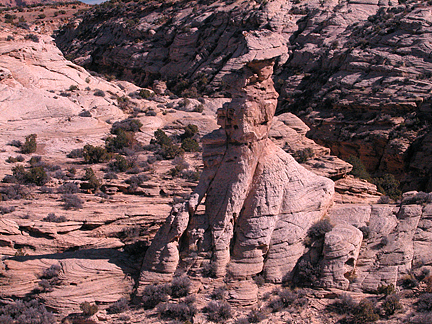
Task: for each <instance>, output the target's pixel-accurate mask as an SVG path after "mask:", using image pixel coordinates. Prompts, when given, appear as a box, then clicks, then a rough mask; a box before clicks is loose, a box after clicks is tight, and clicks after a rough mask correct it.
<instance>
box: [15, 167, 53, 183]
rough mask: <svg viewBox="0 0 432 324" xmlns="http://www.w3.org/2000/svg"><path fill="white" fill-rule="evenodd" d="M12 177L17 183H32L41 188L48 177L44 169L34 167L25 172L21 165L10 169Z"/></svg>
mask: <svg viewBox="0 0 432 324" xmlns="http://www.w3.org/2000/svg"><path fill="white" fill-rule="evenodd" d="M12 173H13V176H14V177H15V179H16V182H18V183H22V184H24V183H34V184H35V185H37V186H43V185H44V184H45V183H47V182H48V181H49V177H48V175H47V173H46V172H45V169H44V167H42V166H35V167H32V168H30V169H29V171H26V170H25V169H24V167H23V166H22V165H18V166H16V167H14V168H12Z"/></svg>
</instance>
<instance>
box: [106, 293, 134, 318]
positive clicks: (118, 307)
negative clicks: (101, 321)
mask: <svg viewBox="0 0 432 324" xmlns="http://www.w3.org/2000/svg"><path fill="white" fill-rule="evenodd" d="M128 309H129V305H128V301H127V299H126V298H124V297H122V298H120V299H119V300H117V301H116V302H115V303H113V304H111V305H110V307H108V309H107V312H108V314H120V313H123V312H124V311H127V310H128Z"/></svg>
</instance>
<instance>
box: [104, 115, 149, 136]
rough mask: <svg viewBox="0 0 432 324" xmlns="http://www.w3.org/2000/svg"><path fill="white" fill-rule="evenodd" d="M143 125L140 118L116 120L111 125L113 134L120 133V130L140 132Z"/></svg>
mask: <svg viewBox="0 0 432 324" xmlns="http://www.w3.org/2000/svg"><path fill="white" fill-rule="evenodd" d="M141 127H142V123H141V122H140V121H139V120H138V119H133V118H128V119H125V120H122V121H118V122H115V123H114V124H113V125H112V126H111V134H114V135H118V134H119V131H121V130H123V131H125V132H134V133H136V132H138V131H139V130H140V128H141Z"/></svg>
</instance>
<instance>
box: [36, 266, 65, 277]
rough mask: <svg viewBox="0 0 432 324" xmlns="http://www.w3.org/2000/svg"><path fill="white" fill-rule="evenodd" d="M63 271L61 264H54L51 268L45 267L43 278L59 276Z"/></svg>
mask: <svg viewBox="0 0 432 324" xmlns="http://www.w3.org/2000/svg"><path fill="white" fill-rule="evenodd" d="M60 271H61V266H60V265H58V264H53V265H51V266H50V267H49V268H47V269H45V270H44V271H43V273H42V276H41V278H42V279H52V278H54V277H58V276H59V274H60Z"/></svg>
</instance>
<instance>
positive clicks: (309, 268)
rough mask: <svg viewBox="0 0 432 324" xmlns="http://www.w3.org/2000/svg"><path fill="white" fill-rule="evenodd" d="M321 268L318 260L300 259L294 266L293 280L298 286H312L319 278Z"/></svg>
mask: <svg viewBox="0 0 432 324" xmlns="http://www.w3.org/2000/svg"><path fill="white" fill-rule="evenodd" d="M320 275H321V269H320V264H319V262H315V263H313V262H311V261H308V260H306V259H303V258H302V259H300V261H298V262H297V265H296V267H295V276H294V278H293V282H294V284H295V285H296V286H299V287H313V286H314V285H315V284H316V283H317V282H318V280H319V278H320Z"/></svg>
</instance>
